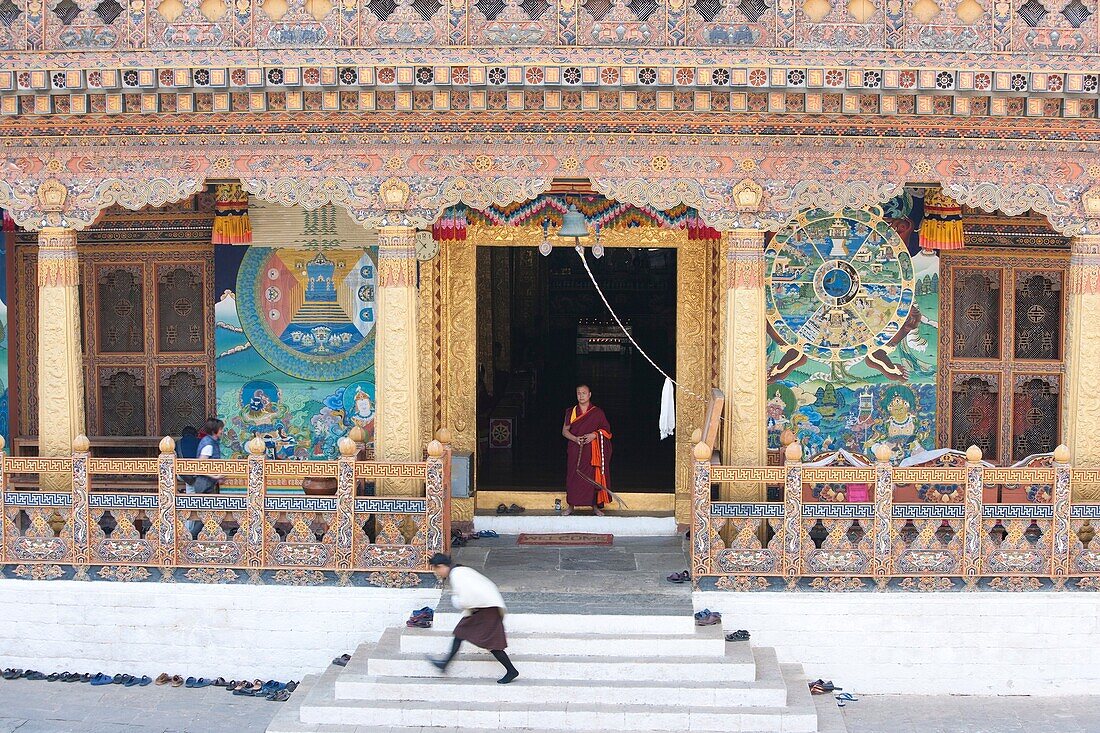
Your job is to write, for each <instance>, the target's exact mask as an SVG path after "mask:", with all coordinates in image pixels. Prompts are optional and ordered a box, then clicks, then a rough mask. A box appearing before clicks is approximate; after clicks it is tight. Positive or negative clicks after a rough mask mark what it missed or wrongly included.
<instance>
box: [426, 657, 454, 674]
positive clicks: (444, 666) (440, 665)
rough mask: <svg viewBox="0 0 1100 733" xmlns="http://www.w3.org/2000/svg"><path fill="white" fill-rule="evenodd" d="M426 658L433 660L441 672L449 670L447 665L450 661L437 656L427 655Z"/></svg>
mask: <svg viewBox="0 0 1100 733" xmlns="http://www.w3.org/2000/svg"><path fill="white" fill-rule="evenodd" d="M426 659H427V660H428V661H429V662H431V663H432V664H433V665H434V666H435V668H436V669H438V670H439V671H440V672H446V671H447V665H448V664H449V662H448V661H447V660H446V659H436V658H435V657H426Z"/></svg>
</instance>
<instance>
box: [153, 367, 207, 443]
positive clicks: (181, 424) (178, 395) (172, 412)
mask: <svg viewBox="0 0 1100 733" xmlns="http://www.w3.org/2000/svg"><path fill="white" fill-rule="evenodd" d="M205 382H206V380H205V379H204V378H203V374H202V372H201V371H200V370H197V369H186V370H181V371H178V372H165V373H162V374H161V376H160V410H159V412H160V415H159V418H160V430H159V431H158V432H159V433H161V434H163V435H180V434H181V433H182V432H183V429H184V428H185V427H187V426H191V427H193V428H196V429H198V428H200V427H201V426H202V423H203V421H204V420H205V419H206V414H207V413H206V384H205Z"/></svg>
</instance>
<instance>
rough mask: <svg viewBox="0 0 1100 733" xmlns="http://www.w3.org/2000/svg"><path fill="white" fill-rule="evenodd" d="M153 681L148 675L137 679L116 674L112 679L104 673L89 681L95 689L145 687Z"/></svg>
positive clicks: (127, 675) (130, 675) (128, 675)
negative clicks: (101, 687) (104, 687)
mask: <svg viewBox="0 0 1100 733" xmlns="http://www.w3.org/2000/svg"><path fill="white" fill-rule="evenodd" d="M51 676H52V675H51ZM46 679H49V677H47V678H46ZM152 681H153V679H152V678H151V677H148V676H146V675H142V676H141V677H135V676H134V675H132V674H116V675H115V676H114V677H112V676H111V675H109V674H103V673H102V672H100V673H99V674H96V675H94V676H93V677H92V678H91V679H90V680H88V682H89V684H91V685H94V686H95V687H99V686H101V685H125V686H126V687H138V686H141V687H145V686H146V685H148V684H149V683H151V682H152Z"/></svg>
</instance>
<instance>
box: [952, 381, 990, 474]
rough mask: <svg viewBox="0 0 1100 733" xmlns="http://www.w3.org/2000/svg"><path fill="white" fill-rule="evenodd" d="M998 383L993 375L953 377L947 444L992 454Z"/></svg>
mask: <svg viewBox="0 0 1100 733" xmlns="http://www.w3.org/2000/svg"><path fill="white" fill-rule="evenodd" d="M1000 391H1001V390H1000V384H999V380H998V377H997V375H993V374H955V375H954V376H953V378H952V383H951V445H952V446H964V447H970V446H971V445H976V446H978V447H979V448H981V449H982V453H983V454H985V455H987V456H988V455H996V454H997V449H998V443H997V436H998V434H999V433H1000V430H999V426H998V424H997V415H998V414H999V413H1000V402H1001V400H1000Z"/></svg>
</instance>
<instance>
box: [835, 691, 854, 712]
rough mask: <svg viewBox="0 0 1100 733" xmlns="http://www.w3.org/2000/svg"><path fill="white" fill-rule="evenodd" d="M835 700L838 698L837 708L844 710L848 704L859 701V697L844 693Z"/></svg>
mask: <svg viewBox="0 0 1100 733" xmlns="http://www.w3.org/2000/svg"><path fill="white" fill-rule="evenodd" d="M835 698H836V706H837V707H838V708H842V707H844V706H845V705H847V704H848V703H850V702H855V701H856V700H858V699H859V698H858V697H853V696H852V695H851V694H850V693H847V692H842V693H840V694H839V695H836V696H835Z"/></svg>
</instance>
